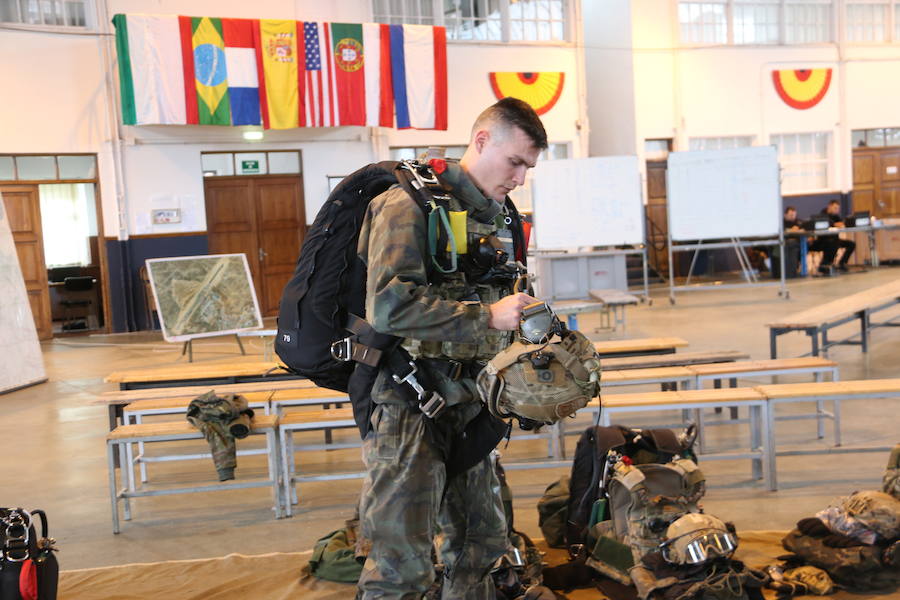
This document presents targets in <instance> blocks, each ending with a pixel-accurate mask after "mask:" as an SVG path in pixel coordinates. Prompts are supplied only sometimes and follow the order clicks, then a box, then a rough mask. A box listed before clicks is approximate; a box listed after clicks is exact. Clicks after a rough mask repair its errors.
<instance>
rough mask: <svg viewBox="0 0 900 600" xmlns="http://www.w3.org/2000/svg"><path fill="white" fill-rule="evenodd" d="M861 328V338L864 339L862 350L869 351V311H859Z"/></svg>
mask: <svg viewBox="0 0 900 600" xmlns="http://www.w3.org/2000/svg"><path fill="white" fill-rule="evenodd" d="M859 329H860V338H861V340H862V351H863V352H868V351H869V311H868V310H864V311H862V312H860V313H859Z"/></svg>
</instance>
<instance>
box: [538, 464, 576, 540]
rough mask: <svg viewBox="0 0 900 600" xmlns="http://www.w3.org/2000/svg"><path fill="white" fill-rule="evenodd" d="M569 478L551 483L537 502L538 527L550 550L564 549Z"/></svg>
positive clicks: (564, 477)
mask: <svg viewBox="0 0 900 600" xmlns="http://www.w3.org/2000/svg"><path fill="white" fill-rule="evenodd" d="M568 504H569V477H568V475H565V476H563V477H560V478H559V480H557V481H555V482H553V483H551V484H550V485H549V486H547V489H546V490H544V495H543V496H541V499H540V500H538V504H537V509H538V515H539V516H538V525H540V527H541V531H542V532H543V533H544V540H545V541H546V542H547V545H548V546H550V547H551V548H565V547H566V520H567V519H568V516H569V514H568V513H569V511H568V508H567V505H568Z"/></svg>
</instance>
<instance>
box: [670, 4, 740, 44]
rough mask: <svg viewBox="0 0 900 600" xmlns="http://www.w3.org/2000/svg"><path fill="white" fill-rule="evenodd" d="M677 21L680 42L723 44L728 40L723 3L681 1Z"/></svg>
mask: <svg viewBox="0 0 900 600" xmlns="http://www.w3.org/2000/svg"><path fill="white" fill-rule="evenodd" d="M678 23H679V25H680V29H681V41H682V42H686V43H690V44H724V43H726V42H727V41H728V27H727V23H726V19H725V4H724V3H722V2H681V3H679V5H678Z"/></svg>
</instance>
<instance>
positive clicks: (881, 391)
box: [754, 379, 900, 490]
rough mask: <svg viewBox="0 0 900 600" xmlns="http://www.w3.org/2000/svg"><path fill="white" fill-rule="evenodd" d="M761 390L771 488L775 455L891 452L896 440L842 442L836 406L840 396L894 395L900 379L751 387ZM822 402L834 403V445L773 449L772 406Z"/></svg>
mask: <svg viewBox="0 0 900 600" xmlns="http://www.w3.org/2000/svg"><path fill="white" fill-rule="evenodd" d="M754 389H755V390H756V391H758V392H759V393H761V394H763V395H764V396H765V397H766V399H767V401H768V411H767V417H766V418H767V420H768V429H769V432H770V435H769V445H770V448H769V451H768V452H767V456H768V460H769V461H770V465H769V472H770V473H771V474H772V476H771V480H770V481H771V483H770V488H769V489H771V490H775V489H777V485H778V478H777V470H776V464H775V463H776V460H775V459H776V458H777V457H778V456H807V455H812V454H835V453H855V452H890V450H891V449H892V448H893V446H894V444H895V443H896V440H891V441H890V443H889V444H888V445H884V446H849V447H848V446H842V445H841V439H840V412H839V410H838V408H837V406H838V404H839V403H840V402H841V401H842V400H861V399H876V398H896V397H898V396H900V379H869V380H853V381H833V382H832V381H826V382H821V383H783V384H776V385H761V386H757V387H756V388H754ZM810 401H815V402H816V403H817V404H818V403H821V402H826V401H831V402H832V403H833V405H834V407H835V408H834V412H835V417H836V418H835V420H834V428H835V445H834V447H830V448H808V447H804V448H802V449H790V450H781V451H778V450H776V442H777V440H776V439H775V407H776V406H777V405H778V404H783V403H788V402H810Z"/></svg>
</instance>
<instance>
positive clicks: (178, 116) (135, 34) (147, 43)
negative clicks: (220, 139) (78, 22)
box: [113, 15, 187, 125]
mask: <svg viewBox="0 0 900 600" xmlns="http://www.w3.org/2000/svg"><path fill="white" fill-rule="evenodd" d="M113 24H114V25H115V27H116V53H117V55H118V60H119V88H120V91H121V95H122V123H124V124H125V125H153V124H164V125H184V124H185V123H187V120H186V115H185V105H184V79H183V78H182V75H181V51H180V41H179V34H178V18H177V17H158V16H151V15H115V16H114V17H113Z"/></svg>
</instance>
